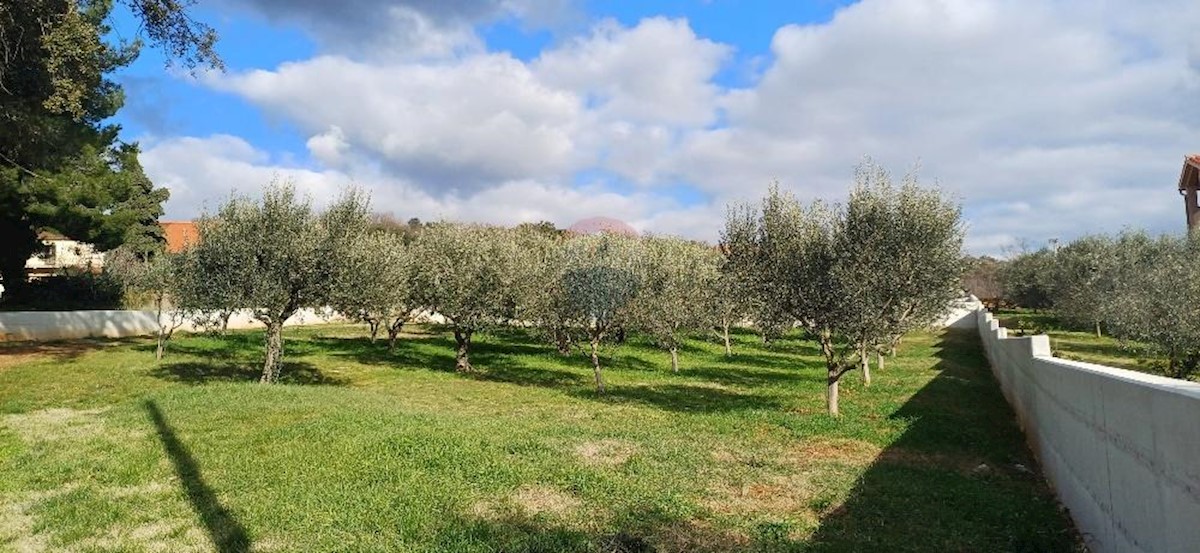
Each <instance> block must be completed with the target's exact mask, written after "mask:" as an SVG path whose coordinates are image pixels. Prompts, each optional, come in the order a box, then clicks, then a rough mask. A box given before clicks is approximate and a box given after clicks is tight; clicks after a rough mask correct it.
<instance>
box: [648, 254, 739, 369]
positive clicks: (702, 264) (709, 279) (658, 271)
mask: <svg viewBox="0 0 1200 553" xmlns="http://www.w3.org/2000/svg"><path fill="white" fill-rule="evenodd" d="M643 242H644V247H643V251H644V262H643V263H642V283H643V284H642V286H641V288H640V289H639V290H638V295H637V300H636V301H635V302H634V309H633V312H634V317H635V319H636V320H635V326H636V327H637V328H639V329H641V330H643V331H645V332H647V333H648V334H649V335H650V336H652V337H653V338H654V339H655V341H656V342H657V343H658V344H659V345H660V346H661V347H663V348H665V349H666V350H667V351H669V352H670V353H671V370H672V371H674V372H679V345H680V343H681V341H682V338H683V335H684V333H686V332H689V331H696V330H701V329H706V328H707V327H709V326H710V325H711V323H712V321H713V318H714V317H713V313H712V309H713V305H714V302H713V300H712V299H711V297H710V296H712V295H713V294H714V293H715V292H716V283H717V281H718V279H719V278H720V273H719V263H720V259H721V255H720V253H719V252H717V251H716V250H714V249H712V248H711V247H709V246H706V245H704V244H700V243H697V242H692V241H688V240H684V239H682V238H674V237H650V238H646V239H644V241H643Z"/></svg>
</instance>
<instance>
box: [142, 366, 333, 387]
mask: <svg viewBox="0 0 1200 553" xmlns="http://www.w3.org/2000/svg"><path fill="white" fill-rule="evenodd" d="M150 374H151V375H152V376H155V377H158V378H162V379H164V380H172V381H175V382H184V383H187V384H205V383H209V382H255V381H257V380H258V379H259V377H261V376H262V365H248V364H244V363H237V362H230V361H219V362H218V361H213V362H201V361H180V362H176V363H169V362H164V363H163V364H161V365H158V366H157V367H155V368H154V370H152V371H151V372H150ZM279 382H280V383H282V384H310V385H318V384H319V385H326V386H344V385H346V384H347V383H348V382H347V380H346V379H344V378H339V377H335V376H329V375H327V374H325V373H323V372H321V369H318V368H317V367H316V365H313V364H312V363H305V362H298V361H291V362H286V363H284V364H283V369H282V371H280V373H279Z"/></svg>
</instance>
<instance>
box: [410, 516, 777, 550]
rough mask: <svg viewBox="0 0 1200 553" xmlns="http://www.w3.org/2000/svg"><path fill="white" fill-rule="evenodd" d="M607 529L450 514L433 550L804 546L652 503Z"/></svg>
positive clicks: (766, 531)
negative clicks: (720, 525) (729, 527)
mask: <svg viewBox="0 0 1200 553" xmlns="http://www.w3.org/2000/svg"><path fill="white" fill-rule="evenodd" d="M615 516H616V520H615V521H613V524H612V525H611V527H610V529H609V530H608V531H586V530H583V529H581V528H580V527H579V526H577V525H573V526H565V525H562V524H561V523H557V522H554V521H553V520H551V519H547V518H545V517H530V516H527V515H522V514H507V515H505V516H500V517H487V518H474V517H469V516H459V517H451V518H450V519H448V520H447V521H446V522H445V523H444V524H445V526H446V531H444V532H441V533H439V536H440V539H439V541H438V542H437V543H436V544H435V545H434V546H432V547H430V549H432V550H437V551H459V550H463V549H467V548H468V547H469V548H471V549H475V548H478V546H479V545H480V544H484V545H485V549H486V550H488V551H524V552H529V553H558V552H576V551H578V552H583V551H587V552H603V553H655V552H664V553H666V552H676V551H706V552H712V553H717V552H722V553H725V552H727V553H734V552H742V551H756V552H784V551H800V550H801V549H799V548H798V547H797V544H795V543H793V542H792V541H791V540H790V539H789V538H788V537H787V536H786V533H781V532H779V531H778V529H777V528H776V527H774V525H772V524H771V523H759V524H757V525H755V526H754V527H753V529H752V530H751V531H750V532H748V533H746V532H739V531H733V530H723V529H720V528H717V527H715V526H713V525H711V524H709V523H706V522H699V521H697V520H695V519H694V518H690V517H689V518H684V517H681V516H679V515H678V514H672V513H667V512H664V511H663V510H661V509H658V508H653V507H649V508H648V507H638V506H634V507H632V508H629V509H628V510H625V511H623V512H620V513H617V514H616V515H615Z"/></svg>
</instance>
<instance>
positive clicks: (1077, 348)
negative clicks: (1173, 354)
mask: <svg viewBox="0 0 1200 553" xmlns="http://www.w3.org/2000/svg"><path fill="white" fill-rule="evenodd" d="M996 318H997V319H999V321H1000V325H1001V326H1004V327H1007V328H1009V329H1010V334H1009V336H1014V335H1016V334H1013V333H1012V331H1013V330H1018V331H1020V332H1024V333H1026V334H1041V333H1045V334H1046V335H1047V336H1049V337H1050V350H1051V351H1052V352H1053V353H1054V355H1055V357H1059V358H1062V359H1073V360H1075V361H1086V362H1088V363H1096V364H1099V365H1107V366H1109V367H1117V368H1121V369H1129V370H1131V371H1138V372H1144V373H1151V374H1157V375H1161V374H1163V372H1164V371H1165V368H1166V365H1167V361H1166V359H1162V358H1158V357H1153V356H1147V355H1144V354H1141V353H1138V352H1137V351H1131V350H1129V349H1125V348H1122V347H1121V344H1120V342H1118V341H1117V340H1116V339H1115V338H1113V337H1111V336H1101V337H1096V333H1095V331H1094V330H1080V329H1073V328H1071V326H1070V325H1068V324H1065V323H1063V322H1062V321H1060V320H1059V319H1058V318H1057V317H1056V316H1055V315H1054V313H1053V312H1050V311H1031V310H1027V309H1014V310H1001V311H997V312H996Z"/></svg>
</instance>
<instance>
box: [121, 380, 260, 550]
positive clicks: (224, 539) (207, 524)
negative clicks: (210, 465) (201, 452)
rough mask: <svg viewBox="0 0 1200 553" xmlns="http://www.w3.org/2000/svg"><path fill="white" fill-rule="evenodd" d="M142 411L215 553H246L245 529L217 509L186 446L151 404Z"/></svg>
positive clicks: (214, 496) (146, 403)
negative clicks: (151, 425) (149, 421)
mask: <svg viewBox="0 0 1200 553" xmlns="http://www.w3.org/2000/svg"><path fill="white" fill-rule="evenodd" d="M142 407H143V408H145V410H146V413H147V414H148V415H149V416H150V420H151V421H153V422H154V429H155V430H156V431H157V432H158V439H159V440H160V441H161V442H162V444H163V449H164V450H165V451H166V452H167V456H168V457H170V459H171V464H172V466H174V468H175V475H176V476H177V477H179V481H180V483H181V484H182V485H183V491H184V492H185V493H186V494H187V498H188V502H189V503H191V505H192V510H194V511H196V515H197V516H199V517H200V522H201V523H203V524H204V529H205V530H207V531H208V536H209V538H211V539H212V542H213V545H214V546H215V547H216V549H217V551H218V552H219V553H243V552H246V551H249V550H250V536H249V535H248V534H247V533H246V529H245V527H243V526H242V524H241V523H240V522H238V520H237V519H236V518H234V516H233V514H232V513H230V512H229V510H228V509H226V508H225V506H224V505H221V501H220V500H219V499H218V498H217V494H216V493H215V492H213V490H212V488H210V487H209V486H208V484H206V483H205V482H204V477H203V475H202V474H201V473H200V465H199V464H197V463H196V460H195V459H194V458H193V457H192V454H191V453H190V452H189V451H188V448H187V446H186V445H184V444H183V442H180V441H179V438H178V437H177V436H176V435H175V431H174V430H173V429H172V428H171V425H170V424H169V423H168V422H167V419H166V417H165V416H163V413H162V411H161V410H159V408H158V405H157V404H155V403H154V401H153V400H146V401H144V402H142Z"/></svg>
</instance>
